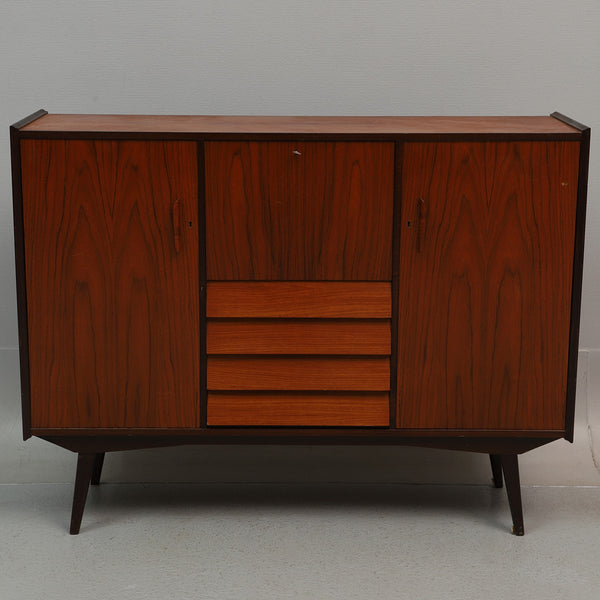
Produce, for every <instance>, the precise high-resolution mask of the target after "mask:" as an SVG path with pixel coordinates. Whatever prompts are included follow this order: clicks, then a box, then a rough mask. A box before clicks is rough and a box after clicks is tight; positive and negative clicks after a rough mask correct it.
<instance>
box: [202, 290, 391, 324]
mask: <svg viewBox="0 0 600 600" xmlns="http://www.w3.org/2000/svg"><path fill="white" fill-rule="evenodd" d="M206 302H207V305H206V316H207V317H209V318H211V317H230V318H235V317H250V318H261V317H265V318H267V317H273V318H282V317H283V318H286V317H287V318H292V319H293V318H313V319H319V318H333V319H343V318H356V319H389V318H391V316H392V286H391V284H390V283H389V282H380V283H379V282H378V283H369V282H336V281H319V282H306V281H285V282H284V281H282V282H239V283H238V282H236V283H233V282H232V283H228V282H225V283H224V282H216V281H215V282H209V283H208V285H207V300H206Z"/></svg>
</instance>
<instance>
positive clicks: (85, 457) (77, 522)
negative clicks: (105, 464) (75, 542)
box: [70, 452, 100, 535]
mask: <svg viewBox="0 0 600 600" xmlns="http://www.w3.org/2000/svg"><path fill="white" fill-rule="evenodd" d="M98 456H100V455H99V454H88V453H86V452H80V453H79V454H78V456H77V475H76V476H75V493H74V494H73V510H72V511H71V529H70V532H71V535H77V534H78V533H79V528H80V527H81V518H82V517H83V509H84V508H85V501H86V498H87V493H88V488H89V486H90V480H91V478H92V471H93V469H94V464H95V462H96V459H97V457H98Z"/></svg>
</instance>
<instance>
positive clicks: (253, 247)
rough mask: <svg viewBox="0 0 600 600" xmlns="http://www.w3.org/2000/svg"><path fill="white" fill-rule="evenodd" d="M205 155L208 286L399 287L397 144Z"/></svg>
mask: <svg viewBox="0 0 600 600" xmlns="http://www.w3.org/2000/svg"><path fill="white" fill-rule="evenodd" d="M204 147H205V173H206V186H205V196H206V225H207V228H206V250H207V252H206V261H207V278H208V279H209V280H242V281H246V280H253V281H260V280H267V281H268V280H301V281H304V280H308V281H311V280H323V281H331V280H354V281H378V280H379V281H381V280H383V281H389V280H391V278H392V250H391V249H392V222H393V195H394V144H393V143H391V142H256V141H254V142H253V141H250V142H248V141H238V142H216V141H215V142H206V143H205V145H204Z"/></svg>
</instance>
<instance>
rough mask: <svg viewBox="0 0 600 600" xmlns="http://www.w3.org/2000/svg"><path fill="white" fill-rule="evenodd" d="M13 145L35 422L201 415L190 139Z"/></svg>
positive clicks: (142, 421)
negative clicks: (19, 178)
mask: <svg viewBox="0 0 600 600" xmlns="http://www.w3.org/2000/svg"><path fill="white" fill-rule="evenodd" d="M21 154H22V168H23V213H24V239H25V261H26V285H27V298H28V304H27V313H28V330H29V352H30V357H29V358H30V380H31V405H32V406H31V408H32V426H33V427H34V428H44V427H55V428H61V427H196V426H198V424H199V414H198V413H199V401H198V398H199V385H200V382H199V367H198V364H199V308H198V307H199V289H198V288H199V283H198V277H199V275H198V262H199V261H198V189H197V158H196V145H195V144H194V143H189V142H165V143H163V142H141V141H135V142H133V141H123V142H119V141H87V140H72V141H65V140H23V141H22V142H21Z"/></svg>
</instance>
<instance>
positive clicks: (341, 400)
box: [208, 392, 389, 427]
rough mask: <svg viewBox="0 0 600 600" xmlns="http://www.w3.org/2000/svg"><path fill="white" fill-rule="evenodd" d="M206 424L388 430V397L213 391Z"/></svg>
mask: <svg viewBox="0 0 600 600" xmlns="http://www.w3.org/2000/svg"><path fill="white" fill-rule="evenodd" d="M208 425H209V426H210V425H212V426H219V425H221V426H227V425H229V426H255V427H260V426H304V427H324V426H329V427H388V426H389V394H386V393H369V394H348V393H329V394H324V393H316V394H306V393H276V392H275V393H264V392H250V393H240V392H237V393H214V392H213V393H209V394H208Z"/></svg>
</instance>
